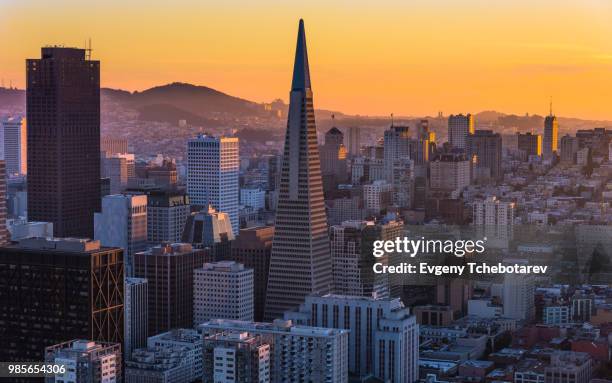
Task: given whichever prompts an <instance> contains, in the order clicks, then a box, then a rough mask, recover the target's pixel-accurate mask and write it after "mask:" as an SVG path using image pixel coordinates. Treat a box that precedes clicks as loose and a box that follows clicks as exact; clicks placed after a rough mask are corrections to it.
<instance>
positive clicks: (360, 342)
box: [285, 294, 419, 383]
mask: <svg viewBox="0 0 612 383" xmlns="http://www.w3.org/2000/svg"><path fill="white" fill-rule="evenodd" d="M285 319H291V320H293V321H294V322H295V323H299V324H304V325H310V326H320V327H332V328H338V329H340V328H342V329H348V330H350V333H349V350H351V352H350V354H349V357H348V359H349V371H350V372H352V373H354V374H357V375H359V376H368V375H371V374H372V375H373V376H374V377H376V378H378V379H381V380H382V381H385V382H387V381H389V382H396V383H412V382H414V381H416V380H417V379H418V378H419V368H418V358H419V326H418V324H417V322H416V318H415V316H414V315H411V314H410V310H409V309H408V308H407V307H404V304H403V303H402V302H401V300H400V299H399V298H385V299H376V298H366V297H357V296H343V295H333V294H328V295H324V296H308V297H306V301H305V302H304V304H303V305H301V306H300V309H299V311H298V312H287V313H285Z"/></svg>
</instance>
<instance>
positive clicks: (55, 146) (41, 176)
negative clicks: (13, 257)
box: [26, 47, 100, 238]
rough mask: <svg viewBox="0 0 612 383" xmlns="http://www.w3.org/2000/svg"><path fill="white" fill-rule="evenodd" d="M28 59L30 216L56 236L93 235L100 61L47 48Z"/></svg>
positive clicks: (80, 52)
mask: <svg viewBox="0 0 612 383" xmlns="http://www.w3.org/2000/svg"><path fill="white" fill-rule="evenodd" d="M41 53H42V57H41V58H40V59H28V60H26V82H27V92H26V101H27V120H28V129H27V131H28V151H27V157H28V218H29V219H30V220H33V221H44V222H52V223H53V229H54V230H55V235H57V236H58V237H89V238H91V237H93V233H94V220H93V215H94V212H96V211H99V210H100V62H99V61H95V60H91V59H90V58H89V57H88V56H86V51H85V49H76V48H62V47H44V48H42V52H41Z"/></svg>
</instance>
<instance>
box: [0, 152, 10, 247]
mask: <svg viewBox="0 0 612 383" xmlns="http://www.w3.org/2000/svg"><path fill="white" fill-rule="evenodd" d="M6 193H7V188H6V162H5V161H4V160H0V246H4V245H6V244H7V243H9V242H10V241H11V234H10V233H9V231H8V229H7V227H6V215H7V212H6Z"/></svg>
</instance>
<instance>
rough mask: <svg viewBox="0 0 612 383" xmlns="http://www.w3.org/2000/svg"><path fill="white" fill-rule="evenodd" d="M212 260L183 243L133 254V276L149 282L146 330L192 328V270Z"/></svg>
mask: <svg viewBox="0 0 612 383" xmlns="http://www.w3.org/2000/svg"><path fill="white" fill-rule="evenodd" d="M206 261H212V259H210V258H208V253H207V251H206V250H195V249H193V248H192V246H191V245H189V244H186V243H174V244H172V245H168V244H162V245H160V246H156V247H153V248H151V249H149V250H147V251H144V252H140V253H136V254H135V255H134V274H135V276H137V277H138V278H146V279H147V282H148V297H149V301H148V302H147V305H148V309H149V311H148V314H147V315H148V317H149V323H148V331H149V335H155V334H159V333H160V332H163V331H168V330H171V329H173V328H179V327H184V328H189V327H192V325H193V271H194V270H195V269H197V268H198V267H202V266H203V265H204V262H206Z"/></svg>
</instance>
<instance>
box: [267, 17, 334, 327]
mask: <svg viewBox="0 0 612 383" xmlns="http://www.w3.org/2000/svg"><path fill="white" fill-rule="evenodd" d="M277 205H278V206H277V210H276V223H275V231H274V239H273V243H272V256H271V260H270V275H269V279H268V290H267V298H266V309H265V311H266V314H265V317H266V319H267V320H272V319H274V318H279V317H281V316H282V314H283V312H285V311H286V310H288V309H290V308H293V307H297V306H299V305H300V304H301V303H302V302H303V300H304V297H306V296H307V295H309V294H311V293H313V292H325V291H328V289H329V288H330V286H331V284H332V280H331V277H332V275H331V257H330V255H329V238H328V236H327V217H326V214H325V202H324V197H323V185H322V180H321V165H320V160H319V149H318V147H317V132H316V127H315V116H314V106H313V101H312V88H311V85H310V72H309V69H308V54H307V51H306V35H305V32H304V22H303V21H302V20H300V24H299V31H298V39H297V48H296V53H295V65H294V70H293V81H292V86H291V94H290V105H289V118H288V121H287V134H286V136H285V151H284V155H283V162H282V167H281V173H280V185H279V195H278V204H277Z"/></svg>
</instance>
